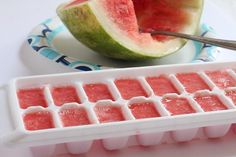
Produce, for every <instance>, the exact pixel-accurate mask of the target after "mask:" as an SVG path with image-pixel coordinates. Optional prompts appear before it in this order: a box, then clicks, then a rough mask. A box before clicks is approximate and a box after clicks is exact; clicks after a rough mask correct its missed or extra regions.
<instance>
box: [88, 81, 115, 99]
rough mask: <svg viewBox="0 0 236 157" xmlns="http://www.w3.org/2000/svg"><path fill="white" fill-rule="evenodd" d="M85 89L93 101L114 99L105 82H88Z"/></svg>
mask: <svg viewBox="0 0 236 157" xmlns="http://www.w3.org/2000/svg"><path fill="white" fill-rule="evenodd" d="M84 90H85V92H86V94H87V96H88V98H89V101H91V102H97V101H98V100H114V98H113V97H112V95H111V92H110V91H109V89H108V87H107V85H105V84H102V83H98V84H86V85H84Z"/></svg>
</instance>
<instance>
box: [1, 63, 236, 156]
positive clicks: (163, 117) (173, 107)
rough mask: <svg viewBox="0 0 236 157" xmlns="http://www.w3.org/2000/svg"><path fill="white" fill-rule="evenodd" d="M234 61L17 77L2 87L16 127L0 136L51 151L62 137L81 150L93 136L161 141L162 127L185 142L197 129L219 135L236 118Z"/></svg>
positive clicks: (117, 143)
mask: <svg viewBox="0 0 236 157" xmlns="http://www.w3.org/2000/svg"><path fill="white" fill-rule="evenodd" d="M235 67H236V62H225V63H208V64H205V63H204V64H203V63H197V64H192V65H190V64H186V65H168V66H152V67H141V68H128V69H113V70H104V71H94V72H86V73H67V74H56V75H45V76H32V77H23V78H16V79H14V80H12V81H11V82H10V83H9V86H8V87H9V88H8V96H9V102H10V103H9V104H8V105H9V107H10V109H11V118H12V120H13V122H14V124H13V125H14V128H15V130H12V133H10V134H9V135H8V136H5V138H4V141H5V143H6V144H8V145H12V146H29V147H36V146H43V145H44V147H45V148H46V149H49V148H51V150H52V149H53V148H54V147H53V146H54V145H55V144H59V143H66V145H67V148H68V150H69V152H71V153H73V154H79V153H85V152H87V151H89V149H90V147H91V145H92V143H93V141H94V140H102V143H103V145H104V147H105V148H106V149H108V150H114V149H121V148H123V147H125V146H126V144H127V141H128V139H129V137H130V136H134V135H136V137H137V141H138V142H139V144H140V145H144V146H150V145H155V144H159V143H162V142H164V141H163V140H162V137H163V136H164V134H167V133H168V134H171V137H172V139H173V140H175V141H177V142H183V141H189V140H192V139H193V138H195V136H196V134H197V132H198V130H199V128H203V129H204V133H205V136H206V137H208V138H218V137H222V136H224V135H225V134H226V133H227V132H228V131H229V129H230V127H231V125H232V124H233V123H236V105H235V99H236V98H235V97H236V94H235V93H236V86H235V83H234V82H235V80H236V72H235ZM215 75H217V77H215ZM217 79H218V80H217ZM222 80H224V81H226V84H224V81H223V82H222ZM219 82H220V83H219ZM45 145H46V146H45ZM49 145H50V146H51V147H49ZM49 152H50V151H49Z"/></svg>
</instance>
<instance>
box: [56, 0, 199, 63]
mask: <svg viewBox="0 0 236 157" xmlns="http://www.w3.org/2000/svg"><path fill="white" fill-rule="evenodd" d="M202 8H203V0H74V1H71V2H69V3H65V4H62V5H60V6H59V7H58V9H57V13H58V15H59V17H60V19H61V20H62V21H63V23H64V24H65V25H66V26H67V28H68V29H69V31H70V32H71V33H72V34H73V36H74V37H75V38H76V39H77V40H79V41H80V42H82V43H83V44H84V45H86V46H87V47H89V48H91V49H92V50H94V51H95V52H98V53H100V54H102V55H104V56H107V57H110V58H116V59H123V60H142V59H153V58H159V57H163V56H166V55H168V54H171V53H173V52H176V51H177V50H179V49H180V48H182V47H183V46H184V44H185V43H186V40H184V39H180V38H173V37H166V36H160V35H157V36H151V35H150V33H148V32H150V31H152V30H165V31H173V32H181V33H186V34H195V33H196V31H197V28H198V26H199V21H200V17H201V12H202ZM140 29H141V30H142V32H140Z"/></svg>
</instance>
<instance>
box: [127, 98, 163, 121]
mask: <svg viewBox="0 0 236 157" xmlns="http://www.w3.org/2000/svg"><path fill="white" fill-rule="evenodd" d="M129 109H130V110H131V112H132V114H133V116H134V117H135V118H136V119H143V118H153V117H160V114H159V112H158V111H157V110H156V108H155V105H154V103H152V102H144V103H134V104H130V105H129Z"/></svg>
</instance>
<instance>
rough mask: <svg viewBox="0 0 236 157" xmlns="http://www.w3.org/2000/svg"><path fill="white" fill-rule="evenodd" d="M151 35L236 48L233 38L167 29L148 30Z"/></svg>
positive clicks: (231, 48)
mask: <svg viewBox="0 0 236 157" xmlns="http://www.w3.org/2000/svg"><path fill="white" fill-rule="evenodd" d="M140 31H141V32H144V31H143V30H140ZM148 33H150V34H151V35H152V36H154V35H167V36H174V37H178V38H185V39H189V40H194V41H198V42H202V43H205V44H209V45H214V46H218V47H222V48H226V49H230V50H236V41H234V40H224V39H216V38H209V37H202V36H196V35H189V34H183V33H176V32H168V31H158V30H155V31H151V32H148Z"/></svg>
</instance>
